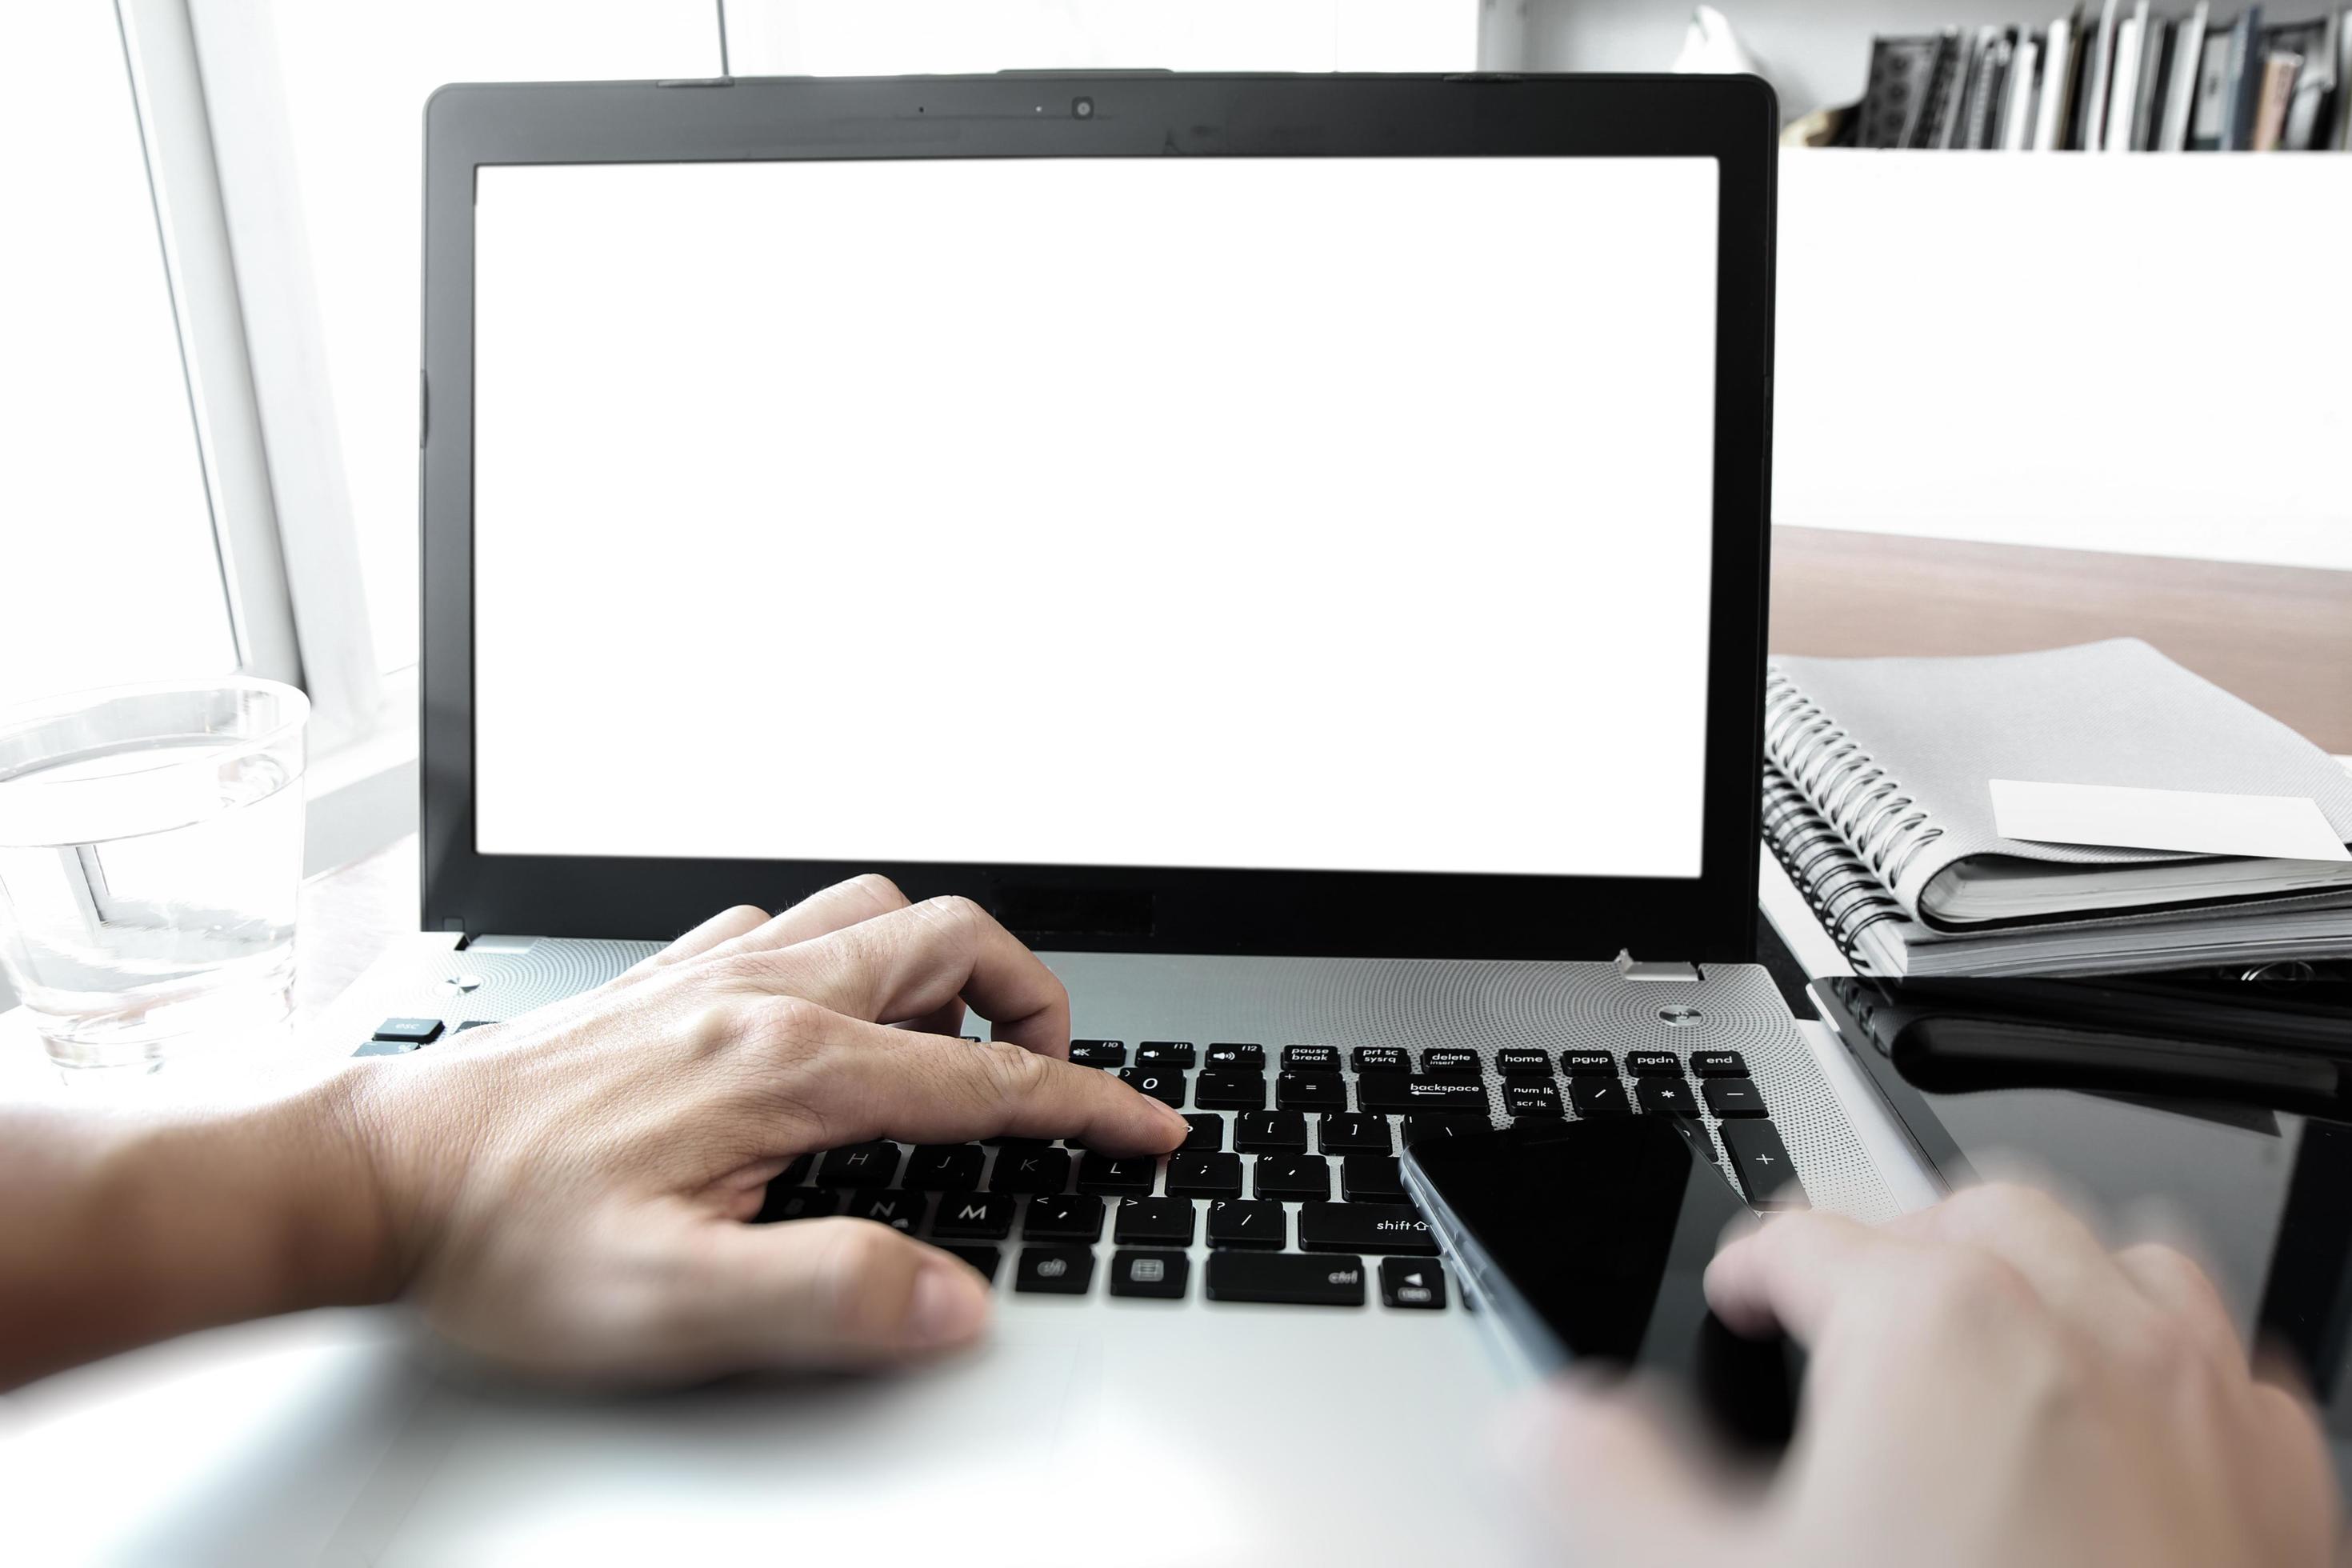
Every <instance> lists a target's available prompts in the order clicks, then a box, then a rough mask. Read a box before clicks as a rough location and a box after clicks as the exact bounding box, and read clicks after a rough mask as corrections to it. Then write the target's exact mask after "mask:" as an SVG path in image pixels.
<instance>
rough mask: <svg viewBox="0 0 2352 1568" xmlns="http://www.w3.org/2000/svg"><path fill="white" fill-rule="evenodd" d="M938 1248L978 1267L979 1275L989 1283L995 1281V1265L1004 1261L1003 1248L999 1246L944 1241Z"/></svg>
mask: <svg viewBox="0 0 2352 1568" xmlns="http://www.w3.org/2000/svg"><path fill="white" fill-rule="evenodd" d="M940 1251H941V1252H944V1253H947V1254H949V1255H950V1256H951V1257H955V1258H962V1259H963V1260H964V1261H965V1262H966V1263H969V1264H971V1266H972V1267H973V1268H977V1269H979V1270H980V1277H981V1278H982V1279H985V1280H987V1281H988V1282H989V1283H990V1284H991V1285H993V1284H995V1283H996V1269H997V1266H998V1265H999V1264H1002V1263H1003V1261H1004V1249H1003V1247H959V1246H956V1245H955V1244H954V1243H952V1242H945V1243H942V1244H940Z"/></svg>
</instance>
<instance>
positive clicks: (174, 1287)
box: [0, 1077, 400, 1388]
mask: <svg viewBox="0 0 2352 1568" xmlns="http://www.w3.org/2000/svg"><path fill="white" fill-rule="evenodd" d="M351 1092H352V1079H350V1078H349V1077H345V1078H343V1079H334V1080H331V1081H329V1082H327V1083H324V1084H320V1085H317V1086H315V1087H312V1088H310V1089H304V1090H302V1091H301V1092H299V1094H296V1095H293V1096H290V1097H289V1098H286V1099H283V1100H273V1101H270V1102H268V1103H267V1104H264V1105H260V1106H257V1107H254V1108H251V1109H247V1110H236V1111H230V1112H221V1113H215V1114H206V1115H203V1116H193V1117H176V1118H162V1119H156V1118H145V1119H131V1118H127V1117H110V1116H105V1115H101V1114H93V1113H90V1112H87V1111H77V1110H50V1109H41V1110H30V1109H16V1110H0V1388H9V1387H14V1386H16V1384H21V1383H24V1382H26V1381H28V1380H30V1379H32V1378H35V1377H38V1376H41V1375H43V1374H44V1373H50V1372H54V1371H57V1370H59V1369H60V1368H63V1367H67V1366H71V1365H74V1364H76V1363H80V1362H85V1361H89V1360H92V1359H94V1358H96V1357H99V1356H102V1355H106V1354H109V1353H110V1352H115V1351H120V1350H127V1349H129V1348H131V1346H134V1345H140V1344H145V1343H148V1342H151V1341H154V1340H159V1339H163V1338H167V1337H169V1336H170V1335H173V1334H177V1333H184V1332H186V1331H190V1330H194V1329H201V1328H210V1327H214V1326H215V1325H218V1324H222V1323H230V1322H236V1321H241V1320H243V1319H247V1318H256V1317H266V1316H268V1315H270V1314H272V1313H277V1312H287V1311H293V1310H299V1309H301V1308H305V1307H317V1306H330V1305H339V1304H350V1303H358V1302H365V1301H374V1300H384V1299H386V1298H388V1297H389V1296H391V1295H392V1294H393V1293H394V1291H396V1290H397V1289H399V1283H400V1281H399V1279H398V1265H397V1263H396V1262H395V1261H394V1258H393V1249H392V1248H391V1247H389V1246H387V1245H386V1243H385V1229H386V1227H385V1224H384V1220H383V1203H382V1200H381V1196H380V1194H378V1193H377V1191H376V1190H375V1176H374V1173H373V1171H372V1169H371V1168H370V1165H369V1162H368V1158H367V1155H366V1152H365V1145H364V1143H363V1142H362V1141H361V1140H358V1139H356V1138H354V1137H352V1105H351Z"/></svg>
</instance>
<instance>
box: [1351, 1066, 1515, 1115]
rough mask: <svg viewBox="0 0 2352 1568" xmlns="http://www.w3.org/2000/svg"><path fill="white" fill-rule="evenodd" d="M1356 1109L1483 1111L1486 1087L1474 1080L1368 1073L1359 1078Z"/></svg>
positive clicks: (1385, 1110) (1382, 1110)
mask: <svg viewBox="0 0 2352 1568" xmlns="http://www.w3.org/2000/svg"><path fill="white" fill-rule="evenodd" d="M1356 1109H1357V1110H1370V1111H1381V1112H1388V1111H1400V1110H1401V1111H1406V1112H1411V1111H1415V1110H1475V1111H1480V1112H1484V1111H1485V1110H1486V1109H1487V1105H1486V1085H1485V1084H1483V1083H1479V1082H1477V1081H1476V1080H1475V1079H1446V1078H1426V1077H1422V1076H1420V1075H1414V1076H1412V1077H1410V1078H1409V1077H1407V1076H1406V1075H1404V1074H1403V1073H1395V1072H1368V1073H1361V1074H1359V1075H1358V1076H1357V1079H1356Z"/></svg>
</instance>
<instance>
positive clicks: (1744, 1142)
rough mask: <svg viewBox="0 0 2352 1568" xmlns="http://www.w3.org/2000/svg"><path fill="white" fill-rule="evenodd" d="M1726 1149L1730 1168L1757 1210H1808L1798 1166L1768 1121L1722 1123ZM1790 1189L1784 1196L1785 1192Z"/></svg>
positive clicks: (1809, 1201)
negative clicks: (1799, 1180) (1729, 1158)
mask: <svg viewBox="0 0 2352 1568" xmlns="http://www.w3.org/2000/svg"><path fill="white" fill-rule="evenodd" d="M1722 1131H1723V1146H1724V1148H1725V1150H1726V1151H1727V1152H1729V1153H1730V1155H1731V1168H1732V1170H1733V1171H1735V1172H1736V1173H1738V1176H1739V1187H1740V1190H1741V1191H1742V1192H1744V1193H1746V1194H1748V1202H1749V1203H1751V1204H1753V1205H1756V1206H1757V1207H1758V1208H1792V1209H1801V1208H1807V1207H1810V1206H1811V1202H1812V1200H1811V1199H1810V1198H1808V1197H1807V1196H1806V1195H1805V1189H1804V1186H1803V1184H1801V1183H1800V1182H1798V1181H1797V1167H1796V1166H1795V1164H1794V1163H1791V1162H1790V1159H1789V1151H1788V1150H1787V1148H1785V1147H1784V1146H1783V1145H1782V1144H1781V1142H1780V1133H1779V1132H1778V1131H1775V1130H1774V1128H1773V1126H1772V1124H1771V1123H1770V1122H1769V1121H1727V1122H1725V1123H1724V1124H1723V1128H1722ZM1783 1188H1785V1189H1787V1192H1786V1195H1785V1196H1783V1195H1782V1189H1783Z"/></svg>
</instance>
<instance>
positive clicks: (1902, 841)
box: [1763, 670, 1944, 973]
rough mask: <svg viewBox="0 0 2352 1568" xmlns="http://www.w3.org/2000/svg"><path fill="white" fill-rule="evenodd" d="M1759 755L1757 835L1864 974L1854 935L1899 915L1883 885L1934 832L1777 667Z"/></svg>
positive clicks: (1768, 690)
mask: <svg viewBox="0 0 2352 1568" xmlns="http://www.w3.org/2000/svg"><path fill="white" fill-rule="evenodd" d="M1764 752H1765V755H1766V757H1767V759H1768V760H1767V762H1766V763H1765V766H1764V815H1763V826H1764V837H1765V842H1766V843H1767V844H1768V845H1769V846H1770V847H1771V850H1772V854H1773V858H1776V859H1778V860H1779V861H1780V864H1781V866H1782V867H1783V868H1786V869H1787V871H1788V873H1789V880H1790V881H1791V882H1792V883H1794V884H1795V885H1796V888H1797V890H1798V891H1799V892H1800V893H1801V894H1803V895H1804V898H1805V900H1806V902H1807V903H1809V904H1811V906H1812V910H1813V914H1814V916H1815V918H1816V919H1818V920H1819V921H1821V922H1822V929H1823V930H1824V931H1828V932H1829V934H1830V939H1831V940H1832V941H1833V942H1836V943H1837V945H1838V948H1839V950H1840V951H1841V952H1843V953H1844V954H1845V956H1846V960H1847V962H1848V963H1852V964H1853V966H1854V968H1855V969H1857V970H1859V971H1862V972H1863V973H1870V972H1871V971H1872V969H1873V967H1874V966H1873V965H1872V964H1871V963H1869V961H1868V959H1867V958H1866V957H1865V956H1864V954H1863V952H1861V951H1860V950H1859V949H1858V947H1857V946H1856V940H1855V939H1857V938H1858V937H1859V936H1860V935H1861V934H1862V933H1863V932H1864V931H1867V930H1869V929H1870V928H1871V927H1872V926H1874V925H1877V924H1879V923H1881V922H1882V921H1901V920H1906V919H1908V918H1909V914H1908V911H1907V910H1905V909H1904V907H1903V905H1902V903H1901V902H1900V901H1899V900H1896V899H1895V895H1894V894H1893V892H1891V891H1890V890H1889V889H1892V888H1893V887H1894V885H1895V879H1897V878H1899V877H1901V876H1902V875H1903V872H1904V870H1905V868H1907V867H1908V866H1909V865H1910V864H1911V862H1912V861H1913V860H1914V859H1915V858H1916V857H1917V856H1918V854H1919V851H1920V850H1922V849H1923V848H1925V847H1927V846H1928V845H1929V844H1932V843H1934V842H1935V841H1936V840H1937V839H1938V838H1941V837H1943V836H1944V830H1943V829H1942V828H1940V827H1938V826H1936V825H1935V824H1934V823H1933V822H1931V821H1930V820H1929V819H1928V816H1927V813H1926V812H1925V811H1922V810H1921V809H1919V806H1918V803H1917V802H1916V801H1915V800H1914V799H1912V797H1911V796H1910V795H1908V794H1906V793H1905V791H1904V788H1903V786H1902V784H1900V783H1899V782H1898V781H1896V780H1895V778H1894V777H1893V776H1892V775H1891V774H1889V773H1887V771H1886V770H1885V768H1883V767H1881V766H1879V765H1878V763H1877V760H1876V759H1875V758H1874V757H1873V756H1872V755H1871V754H1870V753H1869V752H1865V751H1864V750H1863V749H1862V747H1861V746H1860V745H1859V744H1857V743H1856V742H1854V740H1853V737H1852V736H1851V735H1849V734H1847V733H1846V731H1844V730H1843V728H1842V727H1840V726H1839V724H1838V723H1837V721H1835V720H1833V719H1832V718H1831V717H1830V716H1829V715H1828V714H1827V713H1825V712H1823V711H1822V709H1821V706H1820V705H1819V704H1818V703H1816V702H1814V701H1813V700H1811V698H1809V697H1807V696H1806V695H1805V694H1804V693H1803V692H1802V691H1801V690H1799V689H1797V687H1796V685H1795V683H1794V682H1792V681H1790V679H1788V678H1787V677H1786V676H1784V675H1782V674H1781V673H1780V671H1778V670H1771V671H1769V672H1768V673H1767V675H1766V677H1765V681H1764Z"/></svg>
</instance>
